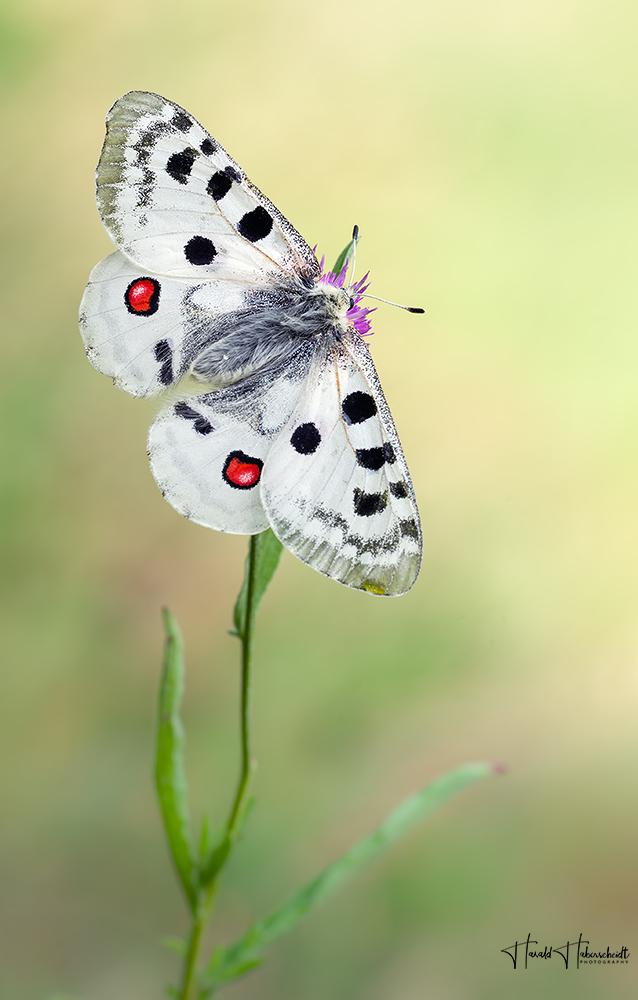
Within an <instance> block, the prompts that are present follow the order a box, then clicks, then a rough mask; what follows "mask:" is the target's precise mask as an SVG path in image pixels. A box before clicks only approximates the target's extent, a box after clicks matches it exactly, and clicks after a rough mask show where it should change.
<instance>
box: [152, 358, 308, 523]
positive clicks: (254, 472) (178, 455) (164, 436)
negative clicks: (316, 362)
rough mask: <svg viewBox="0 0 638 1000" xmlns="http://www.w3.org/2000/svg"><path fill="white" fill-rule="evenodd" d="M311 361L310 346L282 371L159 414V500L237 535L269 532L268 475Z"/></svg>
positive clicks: (155, 467) (155, 458)
mask: <svg viewBox="0 0 638 1000" xmlns="http://www.w3.org/2000/svg"><path fill="white" fill-rule="evenodd" d="M313 353H314V346H313V345H311V344H308V343H306V344H305V345H303V346H302V348H301V349H300V351H299V352H298V354H297V355H296V356H295V358H294V359H292V361H291V360H289V361H287V362H286V363H285V364H282V365H280V367H279V370H278V371H271V370H269V371H265V372H260V373H258V374H255V375H252V376H250V377H248V378H246V379H242V380H241V381H239V382H237V383H234V384H233V385H230V386H228V387H227V388H225V389H220V390H218V391H216V392H214V393H209V394H208V395H204V396H199V397H192V398H190V399H188V400H182V401H179V402H177V403H174V404H172V405H171V406H168V407H165V408H164V409H163V410H162V412H161V413H160V414H159V415H158V417H157V419H156V420H155V422H154V423H153V424H152V426H151V429H150V432H149V439H148V454H149V459H150V463H151V471H152V473H153V475H154V476H155V479H156V481H157V484H158V486H159V487H160V489H161V491H162V494H163V495H164V497H165V498H166V499H167V500H168V501H169V503H170V504H171V505H172V506H173V507H174V508H175V509H176V510H177V511H179V513H180V514H183V515H184V517H188V518H190V519H191V520H193V521H196V522H197V523H198V524H203V525H205V526H206V527H208V528H215V529H216V530H217V531H228V532H231V533H235V534H256V533H257V532H259V531H264V530H265V529H266V528H267V527H268V526H269V523H270V522H269V518H268V515H267V514H266V512H265V510H264V507H263V503H262V499H261V480H262V473H263V469H264V468H265V463H266V462H267V460H268V455H269V453H270V449H271V447H272V444H273V441H274V440H275V439H276V437H277V435H278V434H279V433H280V432H281V429H282V427H283V426H285V425H286V423H287V422H288V421H289V419H290V414H291V412H292V411H293V409H294V408H295V405H296V403H297V401H298V399H299V396H300V394H301V393H302V392H303V389H304V384H305V379H306V376H307V371H308V366H309V363H310V360H311V358H312V354H313Z"/></svg>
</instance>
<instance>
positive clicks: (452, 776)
mask: <svg viewBox="0 0 638 1000" xmlns="http://www.w3.org/2000/svg"><path fill="white" fill-rule="evenodd" d="M496 771H497V769H496V768H495V767H494V766H493V765H492V764H489V763H485V762H482V761H479V762H473V763H469V764H463V765H461V767H458V768H456V769H455V770H454V771H450V772H448V773H447V774H443V775H441V776H439V777H438V778H435V779H434V781H432V782H431V783H430V784H429V785H426V787H425V788H423V789H421V791H419V792H416V793H415V794H414V795H411V796H409V797H408V798H407V799H405V800H404V801H403V802H402V803H401V804H400V805H399V806H397V807H396V809H394V810H393V811H392V812H391V813H390V815H389V816H388V817H387V819H386V820H384V822H383V823H382V824H381V826H379V827H378V828H377V829H376V830H375V831H374V832H373V833H371V834H369V835H368V836H367V837H364V838H363V840H360V841H359V842H358V843H357V844H355V845H354V847H352V848H350V850H349V851H347V852H346V853H345V854H344V855H342V857H340V858H338V859H337V860H336V861H334V862H333V863H332V864H331V865H328V867H327V868H325V869H324V870H323V872H321V873H320V874H319V875H317V876H316V878H314V879H311V881H310V882H307V883H306V885H304V886H302V888H301V889H300V890H299V891H298V892H296V893H294V894H293V895H292V896H291V897H290V899H288V900H287V901H286V902H285V903H284V904H283V905H282V906H280V907H279V908H278V909H276V910H274V911H273V913H271V914H270V915H269V916H267V917H266V918H265V919H264V920H260V921H258V922H257V923H255V924H253V925H252V927H250V928H249V929H248V930H247V931H246V933H245V934H244V935H243V936H242V937H241V938H239V939H238V940H237V941H235V942H234V943H233V944H231V945H229V946H228V947H227V948H226V949H225V950H224V954H223V957H222V958H221V961H220V959H219V956H218V958H217V962H216V967H215V968H214V969H209V973H210V979H209V981H208V984H207V988H208V989H209V990H210V992H211V993H212V992H213V991H214V990H215V989H217V987H218V986H219V985H220V984H221V983H223V982H227V981H228V980H229V979H232V978H233V977H234V970H235V969H238V968H239V967H245V965H246V964H247V963H249V962H251V961H253V960H255V959H256V958H258V957H259V955H260V953H261V951H262V950H263V949H264V948H265V947H266V946H267V945H269V944H270V943H271V942H272V941H274V940H275V939H276V938H278V937H281V935H282V934H285V933H287V932H288V931H289V930H291V929H292V928H293V927H294V926H295V924H297V923H298V922H299V921H300V920H301V919H302V917H304V916H305V915H306V914H307V913H308V912H309V911H310V910H312V909H314V908H315V907H316V906H318V905H319V903H321V902H322V901H323V900H324V899H325V898H326V897H327V896H329V895H330V894H331V893H332V892H334V891H335V889H337V888H339V887H340V886H341V885H342V884H343V883H345V882H346V881H348V880H349V879H351V878H353V877H354V876H355V875H356V874H358V872H359V871H361V870H362V869H363V868H364V867H366V866H367V865H368V864H369V863H370V862H372V861H373V860H375V858H377V857H378V856H379V855H381V854H382V853H383V852H384V851H385V850H387V848H388V847H390V846H391V845H392V844H393V843H395V842H396V841H397V840H399V839H400V838H401V837H403V836H404V835H405V834H406V833H407V832H408V831H409V830H410V829H411V828H412V827H414V826H416V824H417V823H420V822H421V821H422V820H424V819H426V818H427V817H428V816H431V815H432V813H434V812H436V810H437V809H440V808H441V807H442V806H443V805H445V804H446V803H447V802H449V801H450V800H451V799H453V798H454V797H455V796H456V795H459V794H460V793H461V792H462V791H464V790H465V789H467V788H470V787H471V786H472V785H474V784H476V783H477V782H478V781H482V780H484V779H485V778H488V777H490V776H491V775H493V774H495V773H496ZM207 995H210V993H209V994H207Z"/></svg>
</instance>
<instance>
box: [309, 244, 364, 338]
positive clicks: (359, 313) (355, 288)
mask: <svg viewBox="0 0 638 1000" xmlns="http://www.w3.org/2000/svg"><path fill="white" fill-rule="evenodd" d="M325 261H326V258H325V254H324V255H323V256H322V258H321V261H320V263H319V266H320V267H321V277H320V278H319V281H321V282H323V284H324V285H334V287H335V288H345V290H346V291H347V292H348V293H349V295H350V298H351V299H352V300H353V305H352V306H351V308H350V309H348V312H347V314H346V315H347V317H348V322H349V323H352V325H353V326H354V328H355V330H356V331H357V333H358V334H359V336H360V337H371V336H372V335H373V333H374V331H373V330H371V328H370V321H369V319H368V316H369V315H370V313H373V312H375V310H376V308H377V307H376V306H373V307H372V308H370V307H369V306H360V305H359V302H360V300H361V296H362V295H363V293H364V292H365V291H367V289H368V288H369V287H370V282H369V281H368V275H369V274H370V272H369V271H368V272H367V273H366V274H364V276H363V278H360V279H359V281H355V282H354V284H352V285H348V286H346V274H347V273H348V267H349V266H350V261H349V259H348V258H347V257H346V262H345V264H344V265H343V267H342V268H341V270H340V271H339V274H333V272H332V271H325V270H324V265H325Z"/></svg>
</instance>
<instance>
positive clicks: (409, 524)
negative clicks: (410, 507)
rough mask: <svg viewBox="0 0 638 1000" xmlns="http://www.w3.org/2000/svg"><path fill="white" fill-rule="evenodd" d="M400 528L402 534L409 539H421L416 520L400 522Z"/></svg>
mask: <svg viewBox="0 0 638 1000" xmlns="http://www.w3.org/2000/svg"><path fill="white" fill-rule="evenodd" d="M399 528H400V529H401V534H402V535H403V536H405V537H407V538H413V539H414V540H415V542H416V541H418V539H419V529H418V528H417V525H416V521H415V520H414V518H411V517H410V518H408V519H407V520H405V521H399Z"/></svg>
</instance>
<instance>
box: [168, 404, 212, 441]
mask: <svg viewBox="0 0 638 1000" xmlns="http://www.w3.org/2000/svg"><path fill="white" fill-rule="evenodd" d="M175 413H176V414H177V416H178V417H183V418H184V420H192V421H193V426H194V428H195V430H196V431H197V433H198V434H210V432H211V431H212V430H214V427H213V425H212V424H211V422H210V420H207V419H206V417H204V416H202V414H201V413H198V412H197V410H194V409H193V408H192V406H189V405H188V403H184V402H181V403H175Z"/></svg>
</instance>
